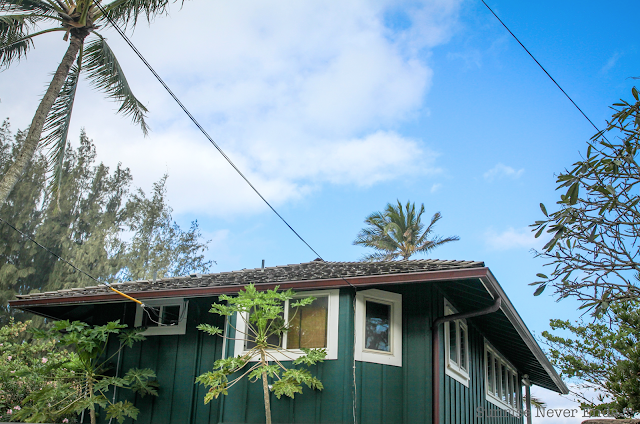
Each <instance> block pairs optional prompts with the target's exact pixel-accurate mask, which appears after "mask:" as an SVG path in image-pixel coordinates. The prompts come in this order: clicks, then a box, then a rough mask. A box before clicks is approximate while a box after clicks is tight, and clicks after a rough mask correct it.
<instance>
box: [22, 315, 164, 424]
mask: <svg viewBox="0 0 640 424" xmlns="http://www.w3.org/2000/svg"><path fill="white" fill-rule="evenodd" d="M126 327H127V326H126V325H123V324H120V323H119V322H118V321H113V322H109V323H107V324H106V325H101V326H95V327H90V326H89V325H87V324H85V323H83V322H79V321H74V322H69V321H57V322H55V323H54V324H53V326H52V328H51V330H48V331H45V330H34V332H35V333H36V337H41V338H44V339H50V338H51V337H52V336H53V337H56V338H57V339H58V342H57V344H58V345H59V346H61V347H66V348H68V349H69V350H71V351H73V352H74V353H75V354H73V355H69V356H68V359H67V361H66V362H64V363H62V364H60V366H59V368H58V372H57V374H56V375H55V379H54V380H53V381H52V382H51V383H49V384H46V385H44V386H43V387H42V388H41V389H40V390H39V391H36V392H32V393H31V394H30V395H29V396H28V397H27V398H25V402H24V403H25V405H24V406H23V407H22V409H21V410H19V411H18V412H17V413H14V414H13V416H14V417H15V418H17V419H19V420H24V421H27V422H50V420H54V421H56V420H60V418H61V417H64V416H68V415H72V416H75V415H77V414H80V413H82V412H83V411H85V410H88V411H89V415H90V417H91V424H95V423H96V422H97V421H96V420H97V411H96V410H97V408H98V407H100V408H102V409H104V411H105V412H106V418H107V419H111V418H115V419H116V420H117V421H118V422H119V423H122V422H124V419H125V418H126V417H129V418H132V419H134V420H135V419H136V418H137V416H138V413H139V412H140V411H139V410H138V408H136V407H135V406H134V405H133V404H132V403H131V402H129V401H124V402H123V401H119V402H116V401H115V396H109V393H108V392H110V391H111V393H114V390H115V388H116V387H117V388H124V389H129V390H132V391H133V392H134V393H137V394H139V395H140V396H141V397H144V396H145V395H152V396H157V395H158V391H157V388H158V384H157V383H156V382H155V381H154V379H155V373H154V372H153V371H152V370H150V369H137V368H131V369H129V370H127V371H126V372H123V373H122V374H124V377H118V375H115V376H114V375H113V370H112V369H111V368H112V361H113V360H114V358H116V357H117V355H118V353H119V352H120V351H121V350H122V349H124V348H125V347H131V346H132V345H133V344H134V343H135V342H139V341H142V340H144V336H142V335H141V334H140V332H141V331H143V330H142V329H136V330H128V331H123V329H125V328H126ZM110 336H117V337H118V340H119V347H118V348H117V349H114V350H113V352H107V346H108V345H109V338H110ZM117 371H119V370H116V373H117ZM60 398H62V399H60ZM110 398H111V399H110Z"/></svg>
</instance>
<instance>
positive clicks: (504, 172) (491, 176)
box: [484, 163, 524, 181]
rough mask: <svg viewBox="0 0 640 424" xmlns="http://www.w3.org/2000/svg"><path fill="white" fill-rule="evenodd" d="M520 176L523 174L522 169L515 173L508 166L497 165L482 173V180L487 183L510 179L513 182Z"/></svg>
mask: <svg viewBox="0 0 640 424" xmlns="http://www.w3.org/2000/svg"><path fill="white" fill-rule="evenodd" d="M522 174H524V168H521V169H518V170H517V171H516V170H515V169H514V168H512V167H510V166H507V165H504V164H502V163H499V164H497V165H496V166H494V167H493V168H491V169H490V170H488V171H487V172H485V173H484V179H485V180H487V181H493V180H497V179H501V178H511V179H514V180H515V179H518V178H520V177H521V176H522Z"/></svg>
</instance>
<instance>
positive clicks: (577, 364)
mask: <svg viewBox="0 0 640 424" xmlns="http://www.w3.org/2000/svg"><path fill="white" fill-rule="evenodd" d="M639 306H640V302H638V301H620V302H616V303H613V304H612V305H611V307H610V310H609V316H608V317H607V318H608V319H602V318H604V317H603V316H602V315H601V316H599V318H600V319H598V320H596V321H591V322H586V323H585V322H584V321H577V322H570V321H565V320H551V329H552V332H548V331H545V332H543V333H542V335H543V336H544V337H545V339H546V342H547V345H548V346H549V351H550V354H551V359H552V361H553V362H554V364H555V365H556V366H557V367H558V368H559V369H560V371H561V372H562V375H563V376H564V377H565V378H568V379H573V380H574V381H576V383H577V384H576V386H575V389H574V390H572V395H573V396H574V398H575V399H576V400H577V401H579V402H580V403H581V406H582V408H586V409H589V410H592V411H594V412H595V411H600V412H602V413H603V415H611V413H612V412H615V413H616V414H617V415H619V416H620V417H633V416H634V415H636V414H640V379H639V378H638V376H640V312H639V309H638V307H639ZM589 393H597V395H595V394H594V396H593V397H591V396H590V395H589Z"/></svg>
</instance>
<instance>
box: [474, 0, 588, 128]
mask: <svg viewBox="0 0 640 424" xmlns="http://www.w3.org/2000/svg"><path fill="white" fill-rule="evenodd" d="M480 1H481V2H482V4H484V5H485V6H486V7H487V9H489V12H491V13H492V14H493V16H495V17H496V19H497V20H498V22H500V23H501V24H502V26H503V27H505V29H506V30H507V31H509V34H511V36H512V37H513V38H514V39H515V40H516V41H517V42H518V44H520V45H521V46H522V48H523V49H524V51H526V52H527V53H528V54H529V56H531V59H533V60H534V61H535V62H536V63H537V64H538V66H539V67H540V69H542V70H543V71H544V73H545V74H547V76H548V77H549V78H550V79H551V81H553V83H554V84H555V85H556V87H558V88H559V89H560V91H562V93H563V94H564V95H565V96H566V97H567V99H569V101H570V102H571V103H573V105H574V106H575V107H576V109H578V110H579V111H580V113H581V114H582V116H584V117H585V119H586V120H587V121H589V123H590V124H591V126H593V128H595V129H596V131H598V132H600V129H599V128H598V127H597V126H596V124H594V123H593V122H592V121H591V119H589V117H588V116H587V114H586V113H584V112H583V111H582V109H580V106H578V105H577V104H576V102H574V101H573V99H572V98H571V96H569V95H568V94H567V92H566V91H564V90H563V89H562V87H560V84H558V82H557V81H556V80H555V79H554V78H553V77H552V76H551V74H550V73H549V72H547V70H546V69H545V68H544V66H542V64H541V63H540V62H538V59H536V58H535V56H533V54H531V52H530V51H529V49H527V48H526V47H525V46H524V44H522V42H521V41H520V40H519V39H518V37H516V35H515V34H514V33H513V32H512V31H511V30H510V29H509V27H508V26H507V25H506V24H505V23H504V22H502V19H500V18H499V17H498V15H496V12H494V11H493V9H491V8H490V7H489V5H488V4H487V3H486V2H485V1H484V0H480Z"/></svg>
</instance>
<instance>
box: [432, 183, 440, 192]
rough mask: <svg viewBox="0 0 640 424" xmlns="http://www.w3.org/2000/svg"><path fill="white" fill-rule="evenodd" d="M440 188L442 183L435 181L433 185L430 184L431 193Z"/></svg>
mask: <svg viewBox="0 0 640 424" xmlns="http://www.w3.org/2000/svg"><path fill="white" fill-rule="evenodd" d="M441 188H442V184H440V183H435V184H434V185H432V186H431V193H435V192H436V191H438V190H440V189H441Z"/></svg>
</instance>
